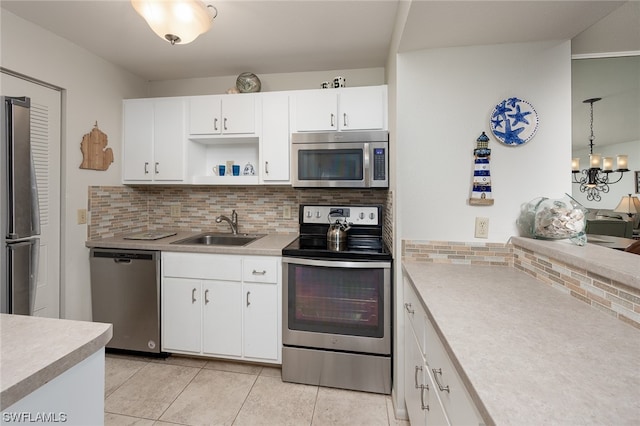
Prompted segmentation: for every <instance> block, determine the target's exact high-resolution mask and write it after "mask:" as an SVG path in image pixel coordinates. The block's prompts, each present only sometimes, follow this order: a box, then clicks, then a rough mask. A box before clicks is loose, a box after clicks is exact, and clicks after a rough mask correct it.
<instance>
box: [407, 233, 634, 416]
mask: <svg viewBox="0 0 640 426" xmlns="http://www.w3.org/2000/svg"><path fill="white" fill-rule="evenodd" d="M546 243H548V242H546ZM547 245H548V244H547ZM580 248H581V247H577V246H576V249H580ZM598 248H600V249H601V250H603V248H601V247H598ZM403 269H404V271H405V272H406V274H407V275H408V277H409V281H410V282H411V284H412V286H413V287H414V289H415V290H416V291H417V293H418V295H420V296H421V298H422V301H423V307H424V308H425V311H426V312H427V315H428V316H429V317H430V319H431V320H432V321H433V322H434V323H435V328H436V330H437V332H438V334H439V335H440V337H441V338H443V340H444V341H445V342H446V343H445V345H444V346H445V347H446V348H447V350H448V352H449V355H450V357H451V359H452V361H453V363H454V365H455V366H456V368H457V369H458V372H459V373H460V376H461V378H462V380H463V381H464V382H465V384H466V385H467V388H468V389H469V391H470V394H471V397H472V399H474V402H475V403H476V406H477V407H478V409H479V411H480V413H481V414H482V415H483V417H484V419H485V421H487V423H493V424H498V425H509V424H512V425H524V424H531V425H541V424H547V425H551V424H563V425H569V424H571V425H578V424H580V425H586V424H600V425H605V424H606V425H617V426H620V425H632V424H634V425H635V424H637V423H638V419H639V418H640V398H639V397H638V395H640V369H639V368H638V354H640V332H639V331H638V330H637V329H635V328H633V327H632V326H630V325H628V324H625V323H623V322H621V321H619V320H617V319H615V318H612V317H610V316H608V315H606V314H604V313H602V312H600V311H598V310H596V309H595V308H593V307H590V306H588V305H586V304H585V303H583V302H580V301H578V300H576V299H574V298H572V297H571V296H568V295H566V294H564V293H562V292H560V291H558V290H556V289H554V288H552V287H550V286H549V285H547V284H545V283H543V282H540V281H538V280H536V279H535V278H533V277H530V276H529V275H527V274H525V273H523V272H520V271H518V270H516V269H513V268H507V267H503V266H470V265H451V264H434V263H426V262H404V263H403Z"/></svg>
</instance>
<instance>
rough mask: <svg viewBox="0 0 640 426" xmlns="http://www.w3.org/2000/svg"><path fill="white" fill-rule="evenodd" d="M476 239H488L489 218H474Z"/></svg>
mask: <svg viewBox="0 0 640 426" xmlns="http://www.w3.org/2000/svg"><path fill="white" fill-rule="evenodd" d="M475 236H476V238H489V218H488V217H476V233H475Z"/></svg>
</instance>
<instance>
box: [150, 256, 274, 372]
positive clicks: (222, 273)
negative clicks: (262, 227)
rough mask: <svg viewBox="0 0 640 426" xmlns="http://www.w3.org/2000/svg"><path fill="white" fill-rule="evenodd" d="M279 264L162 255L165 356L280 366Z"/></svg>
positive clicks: (259, 259) (251, 259)
mask: <svg viewBox="0 0 640 426" xmlns="http://www.w3.org/2000/svg"><path fill="white" fill-rule="evenodd" d="M280 265H281V260H280V258H279V257H270V256H269V257H267V256H228V255H216V254H202V253H168V252H163V253H162V349H163V351H165V352H171V353H185V354H197V355H202V356H213V357H221V358H231V359H241V360H255V361H260V362H267V363H280V362H281V337H280V336H281V333H280V325H281V314H280V312H281V309H280V308H281V304H280V301H279V300H280V299H279V295H280V294H281V293H280V289H281V282H282V278H281V277H282V274H281V266H280Z"/></svg>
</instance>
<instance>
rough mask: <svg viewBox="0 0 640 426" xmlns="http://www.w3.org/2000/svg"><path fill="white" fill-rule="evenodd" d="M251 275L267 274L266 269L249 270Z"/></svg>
mask: <svg viewBox="0 0 640 426" xmlns="http://www.w3.org/2000/svg"><path fill="white" fill-rule="evenodd" d="M251 274H252V275H266V274H267V270H266V269H264V270H262V271H256V270H255V269H254V270H253V271H251Z"/></svg>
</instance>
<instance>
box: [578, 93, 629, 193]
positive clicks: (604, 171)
mask: <svg viewBox="0 0 640 426" xmlns="http://www.w3.org/2000/svg"><path fill="white" fill-rule="evenodd" d="M601 99H602V98H591V99H587V100H584V101H582V102H583V103H585V104H586V103H588V104H590V106H591V121H590V129H591V136H589V168H588V169H583V170H580V159H579V158H574V159H573V160H572V161H571V172H572V173H573V183H579V184H580V192H585V193H586V194H587V200H589V201H600V200H601V199H602V197H601V196H600V192H602V193H604V194H606V193H607V192H609V185H610V184H614V183H617V182H620V179H622V175H624V173H625V172H628V171H629V169H628V168H627V156H626V155H618V156H617V157H616V166H617V169H616V170H615V172H617V173H620V176H619V177H618V180H615V181H610V180H609V174H610V173H613V172H614V170H613V158H612V157H604V158H602V156H601V155H600V154H594V153H593V141H594V140H595V136H594V135H593V103H594V102H598V101H599V100H601ZM578 173H582V177H581V178H580V179H579V180H578V178H577V174H578Z"/></svg>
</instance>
